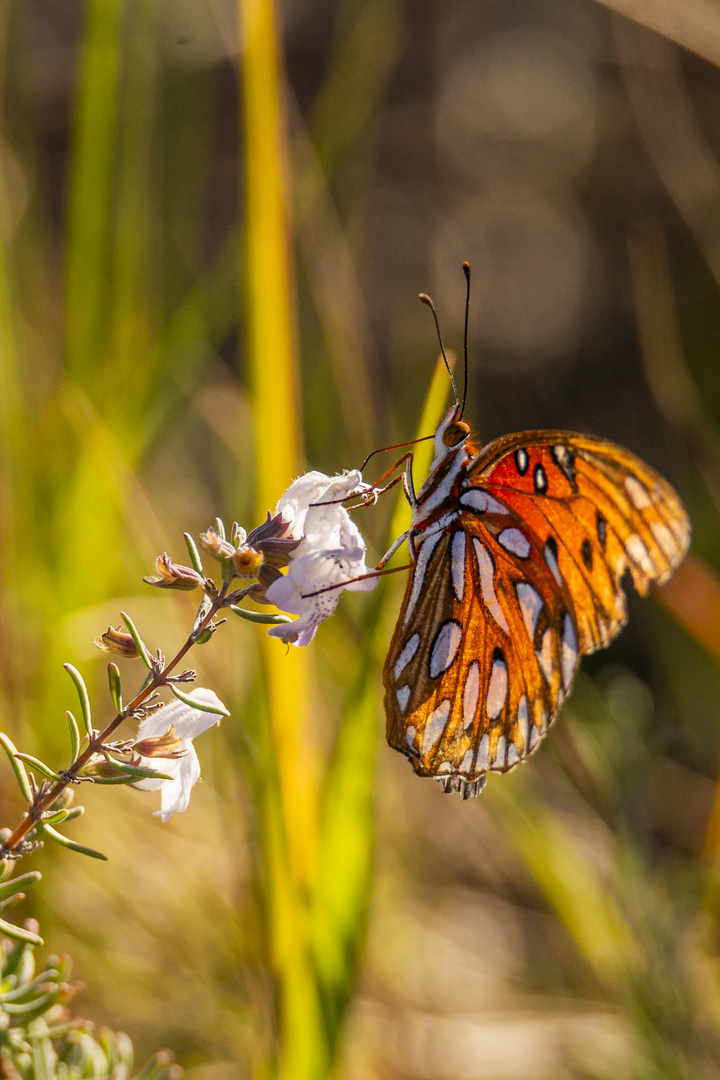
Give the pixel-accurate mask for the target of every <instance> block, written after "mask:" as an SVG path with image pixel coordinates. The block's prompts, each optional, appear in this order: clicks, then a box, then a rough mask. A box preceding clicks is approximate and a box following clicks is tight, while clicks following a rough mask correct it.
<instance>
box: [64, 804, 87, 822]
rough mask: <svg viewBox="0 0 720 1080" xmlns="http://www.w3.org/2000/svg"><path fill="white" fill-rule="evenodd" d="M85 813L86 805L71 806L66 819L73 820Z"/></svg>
mask: <svg viewBox="0 0 720 1080" xmlns="http://www.w3.org/2000/svg"><path fill="white" fill-rule="evenodd" d="M84 813H85V807H84V806H71V807H70V809H69V810H68V812H67V818H66V820H67V821H72V820H73V819H74V818H79V817H82V815H83V814H84Z"/></svg>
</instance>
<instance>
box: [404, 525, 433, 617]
mask: <svg viewBox="0 0 720 1080" xmlns="http://www.w3.org/2000/svg"><path fill="white" fill-rule="evenodd" d="M441 536H442V531H438V532H434V533H431V534H430V535H429V536H427V537H426V538H425V539H424V540H422V541H421V543H420V545H419V547H418V553H417V562H416V563H415V569H414V570H413V582H412V589H411V590H410V599H409V600H408V606H407V607H406V609H405V618H404V619H403V626H406V625H407V623H408V620H409V618H410V616H411V615H412V613H413V611H414V610H415V605H416V604H417V602H418V599H419V597H420V593H421V592H422V587H423V585H424V584H425V574H426V572H427V568H428V563H429V562H430V558H431V556H432V553H433V551H434V550H435V548H436V547H437V546H438V543H439V542H440V537H441Z"/></svg>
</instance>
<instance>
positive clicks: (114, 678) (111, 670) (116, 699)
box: [108, 664, 123, 713]
mask: <svg viewBox="0 0 720 1080" xmlns="http://www.w3.org/2000/svg"><path fill="white" fill-rule="evenodd" d="M108 684H109V686H110V697H111V698H112V703H113V705H114V706H115V708H116V709H117V711H118V712H119V713H121V712H122V711H123V703H122V689H121V686H120V669H119V667H118V666H117V664H108Z"/></svg>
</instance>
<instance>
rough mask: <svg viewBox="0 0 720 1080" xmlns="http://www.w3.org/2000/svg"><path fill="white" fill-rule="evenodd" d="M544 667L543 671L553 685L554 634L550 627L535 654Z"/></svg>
mask: <svg viewBox="0 0 720 1080" xmlns="http://www.w3.org/2000/svg"><path fill="white" fill-rule="evenodd" d="M535 655H536V656H537V658H538V661H539V663H540V667H541V668H542V673H543V675H544V676H545V678H546V679H547V681H548V685H550V686H552V678H553V634H552V630H551V629H550V628H549V627H548V629H547V630H546V631H545V633H544V634H543V638H542V643H541V645H540V648H539V649H538V651H537V653H536V654H535Z"/></svg>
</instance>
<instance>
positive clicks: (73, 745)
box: [65, 710, 80, 765]
mask: <svg viewBox="0 0 720 1080" xmlns="http://www.w3.org/2000/svg"><path fill="white" fill-rule="evenodd" d="M65 719H66V720H67V726H68V732H69V734H70V758H71V764H72V765H74V764H75V762H76V761H77V759H78V756H79V754H80V731H79V729H78V726H77V720H76V719H75V717H74V716H73V714H72V713H71V712H70V711H69V710H68V711H67V712H66V713H65Z"/></svg>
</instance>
